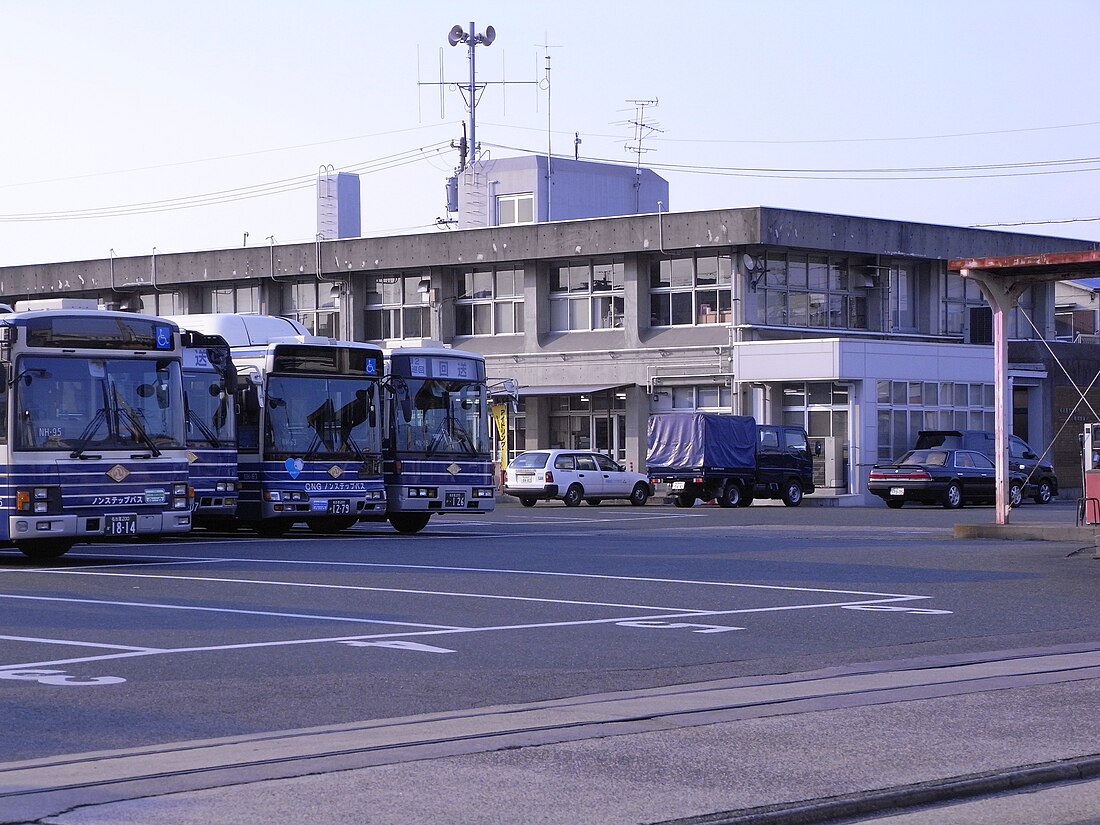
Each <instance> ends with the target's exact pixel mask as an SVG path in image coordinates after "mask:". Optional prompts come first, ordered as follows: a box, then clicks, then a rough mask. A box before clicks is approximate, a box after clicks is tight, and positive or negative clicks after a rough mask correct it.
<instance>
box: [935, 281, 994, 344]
mask: <svg viewBox="0 0 1100 825" xmlns="http://www.w3.org/2000/svg"><path fill="white" fill-rule="evenodd" d="M943 296H944V298H943V331H944V334H945V335H962V334H963V333H964V331H965V329H966V328H967V322H968V321H969V318H970V310H971V309H981V308H983V307H987V304H986V302H985V298H983V297H982V291H981V289H980V288H979V287H978V284H977V283H976V282H974V281H971V280H969V279H967V278H963V277H962V276H961V275H959V274H958V273H955V272H948V273H945V275H944V287H943Z"/></svg>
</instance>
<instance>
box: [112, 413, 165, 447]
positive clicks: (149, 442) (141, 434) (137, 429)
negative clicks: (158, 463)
mask: <svg viewBox="0 0 1100 825" xmlns="http://www.w3.org/2000/svg"><path fill="white" fill-rule="evenodd" d="M118 411H119V412H120V413H121V414H122V415H124V416H126V420H127V422H128V423H129V426H130V429H131V430H133V432H134V435H136V436H137V437H138V438H140V439H141V440H142V441H144V442H145V444H146V446H148V447H149V449H150V450H152V452H153V457H154V458H156V457H157V456H159V455H160V449H159V448H158V447H157V445H156V442H154V441H153V439H151V438H150V437H149V433H147V432H145V428H144V427H143V426H141V421H139V420H138V417H137V416H136V415H134V414H133V413H132V412H130V410H128V409H126V408H125V407H120V408H119V410H118Z"/></svg>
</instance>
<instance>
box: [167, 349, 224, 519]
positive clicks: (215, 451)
mask: <svg viewBox="0 0 1100 825" xmlns="http://www.w3.org/2000/svg"><path fill="white" fill-rule="evenodd" d="M180 335H181V340H182V342H183V400H184V404H185V405H186V408H187V460H188V461H189V462H190V468H189V479H190V482H191V489H192V491H193V493H194V509H193V510H192V516H193V518H192V520H193V522H194V525H195V526H202V527H225V526H228V525H230V524H231V523H232V519H233V517H234V516H235V515H236V514H237V484H238V481H237V412H236V395H237V371H236V369H235V368H234V366H233V359H232V357H231V356H230V353H229V344H228V343H226V341H225V339H224V338H222V337H220V336H217V335H204V334H203V333H201V332H195V331H193V330H188V329H182V330H181V332H180Z"/></svg>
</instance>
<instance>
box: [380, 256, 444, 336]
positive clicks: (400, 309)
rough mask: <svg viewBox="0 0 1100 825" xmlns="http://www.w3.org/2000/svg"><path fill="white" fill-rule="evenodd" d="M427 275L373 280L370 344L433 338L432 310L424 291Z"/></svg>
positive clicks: (416, 273) (392, 276) (413, 274)
mask: <svg viewBox="0 0 1100 825" xmlns="http://www.w3.org/2000/svg"><path fill="white" fill-rule="evenodd" d="M427 279H428V274H427V273H426V272H413V273H410V274H397V273H391V274H385V275H374V276H371V277H370V278H369V279H368V281H367V309H366V311H365V313H364V316H365V317H364V320H365V322H366V325H365V329H366V338H367V340H368V341H385V340H387V339H397V338H431V335H432V331H431V316H430V315H429V306H428V304H426V303H425V302H424V293H422V292H421V291H420V284H421V282H422V281H425V280H427Z"/></svg>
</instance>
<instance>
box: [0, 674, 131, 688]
mask: <svg viewBox="0 0 1100 825" xmlns="http://www.w3.org/2000/svg"><path fill="white" fill-rule="evenodd" d="M0 679H19V680H21V681H26V682H38V684H40V685H64V686H66V687H68V686H79V687H88V686H91V685H118V684H121V683H123V682H125V681H126V680H125V679H123V678H121V677H119V676H93V677H92V678H90V679H79V678H77V677H76V676H67V675H65V671H63V670H0Z"/></svg>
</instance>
